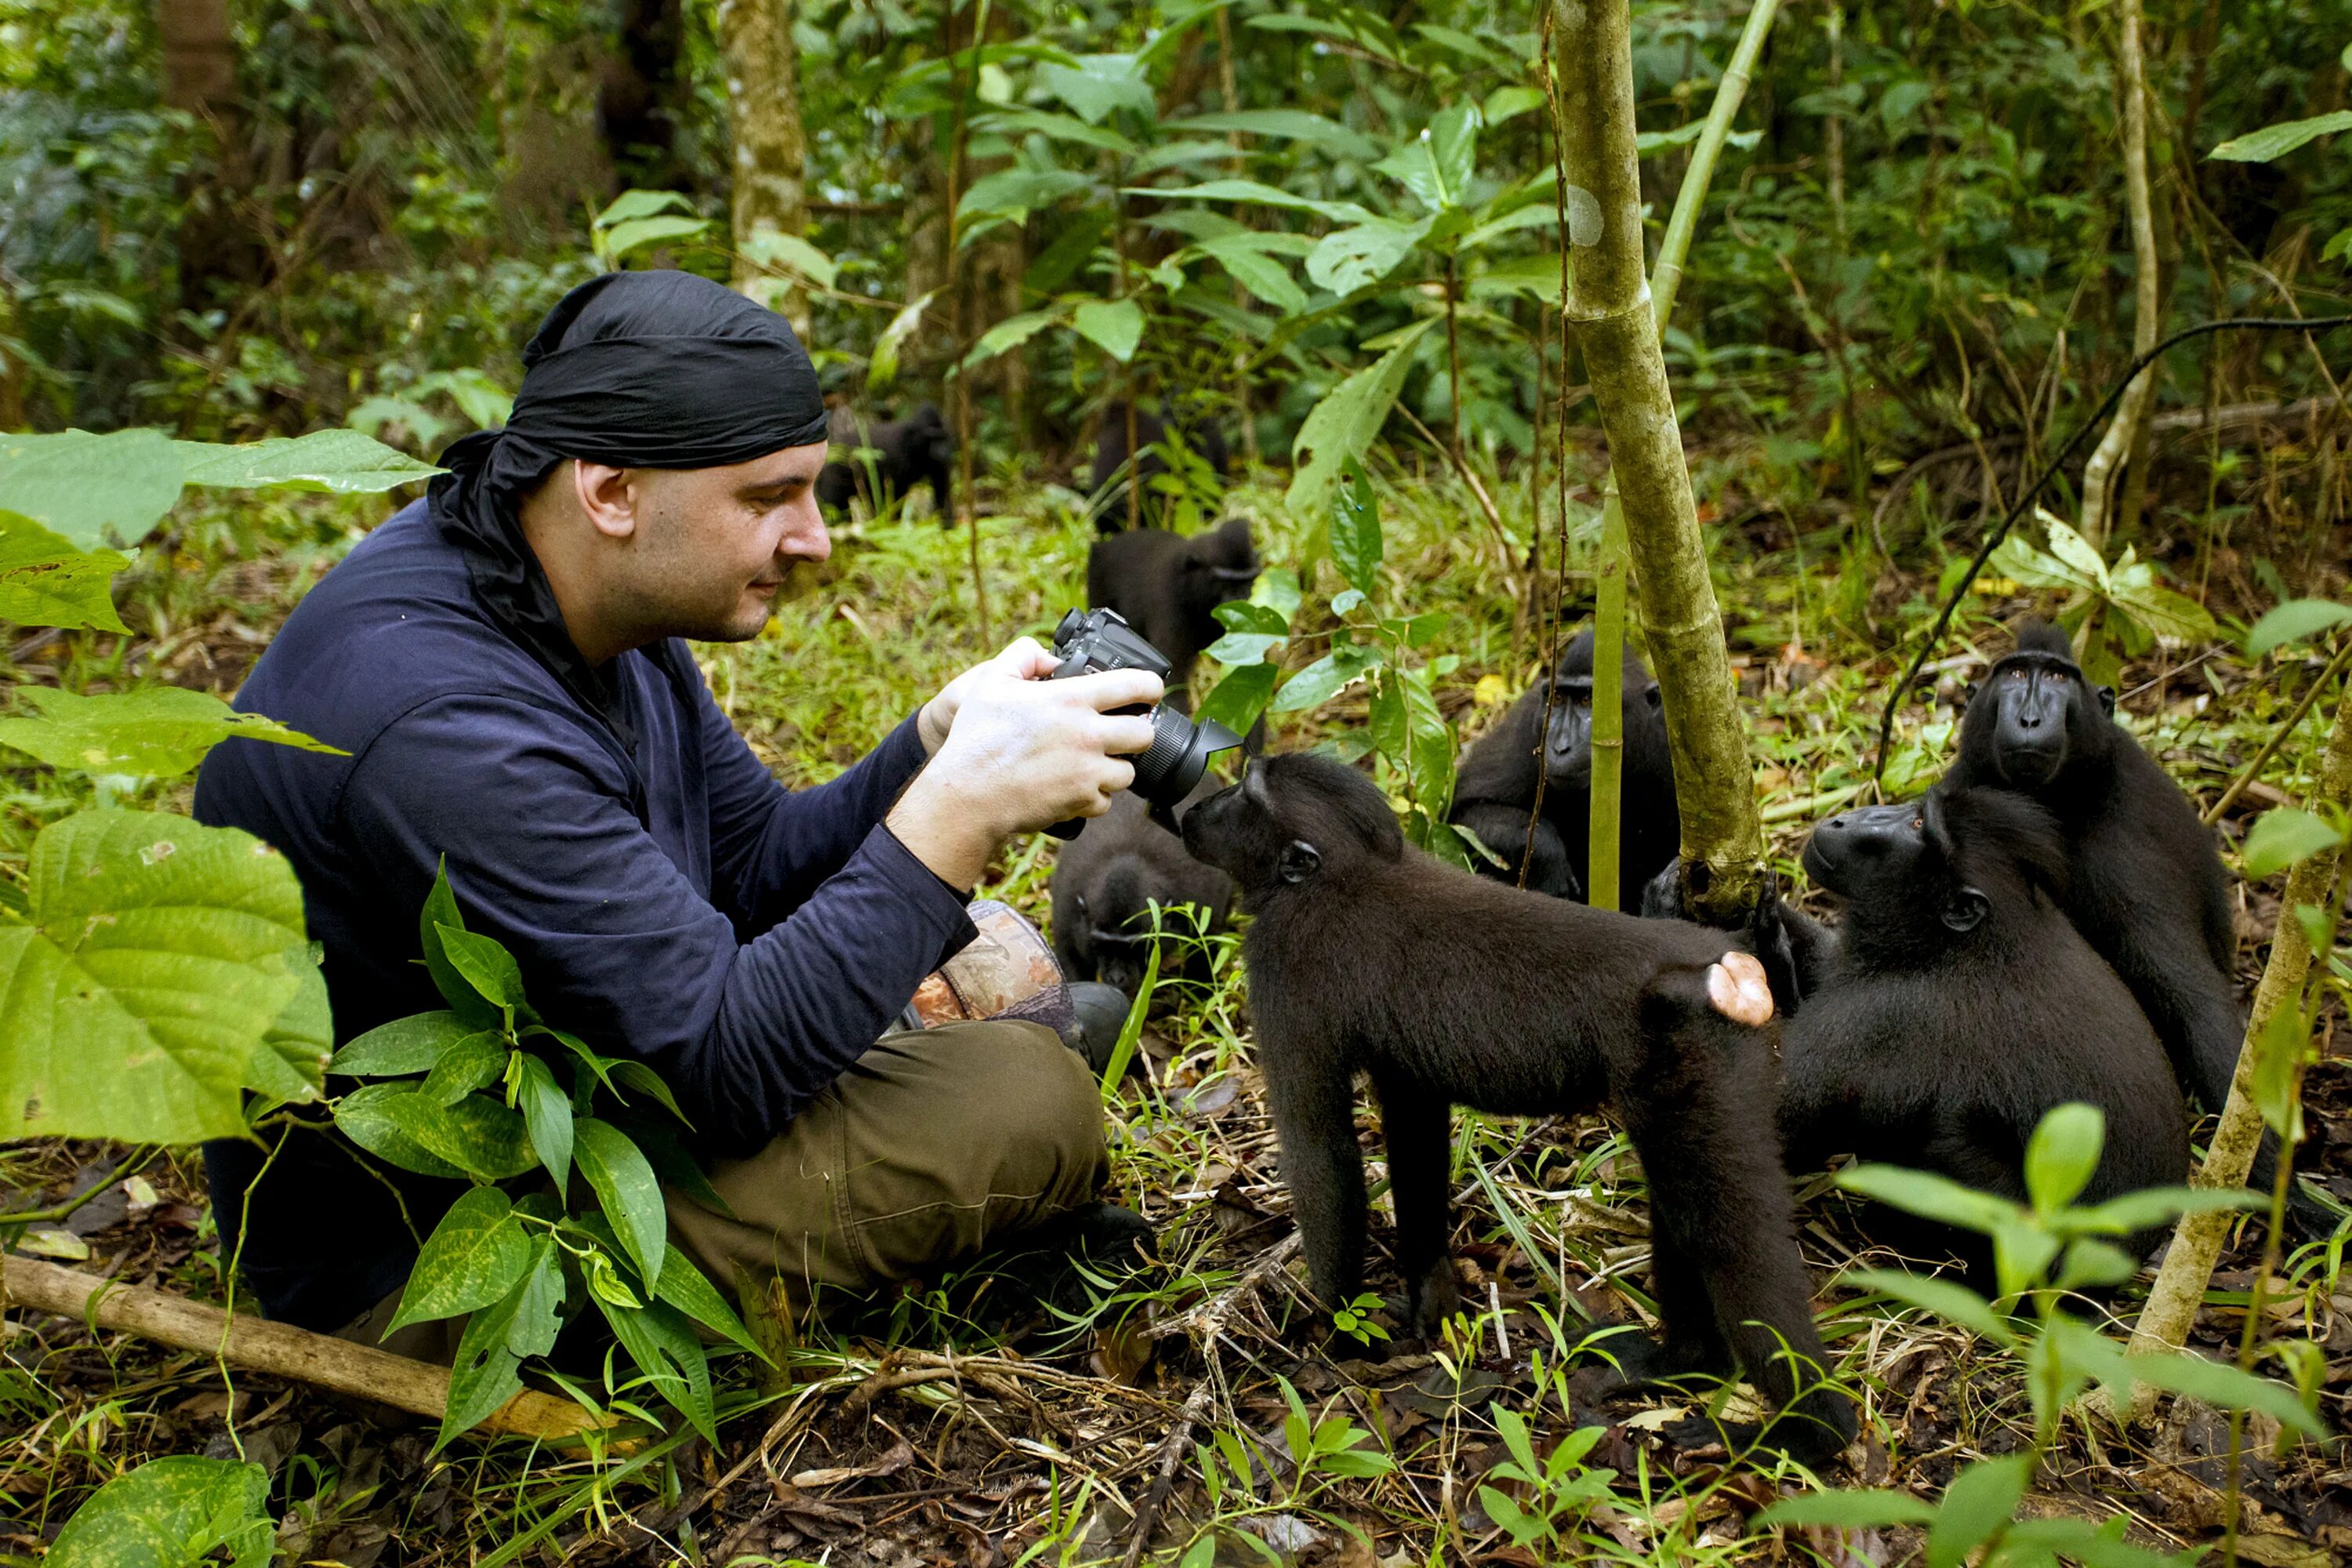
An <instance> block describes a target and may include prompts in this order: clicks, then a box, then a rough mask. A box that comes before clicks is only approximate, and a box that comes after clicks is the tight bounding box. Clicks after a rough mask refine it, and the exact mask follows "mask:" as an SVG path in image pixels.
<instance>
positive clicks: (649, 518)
mask: <svg viewBox="0 0 2352 1568" xmlns="http://www.w3.org/2000/svg"><path fill="white" fill-rule="evenodd" d="M824 458H825V446H824V442H821V441H820V442H815V443H813V444H811V445H809V446H806V447H786V448H785V449H784V450H782V451H781V452H772V453H770V454H769V455H768V456H766V457H764V458H753V459H752V460H751V461H750V462H748V463H734V464H730V465H729V466H728V467H726V468H639V469H634V470H632V471H631V475H630V478H631V479H632V480H633V481H634V482H635V489H636V501H637V507H636V510H637V514H638V515H637V519H636V527H635V531H634V532H633V535H632V540H631V543H632V547H633V553H634V555H635V563H634V569H633V570H632V571H631V573H630V575H629V582H628V584H627V592H628V593H629V594H630V595H632V596H634V597H636V599H637V602H636V603H635V605H633V606H632V609H633V611H634V612H635V615H634V618H636V619H638V620H639V621H640V622H641V624H643V625H644V626H647V627H652V628H658V629H659V631H660V634H661V635H664V636H670V637H691V638H693V639H695V640H697V641H699V642H742V641H744V640H745V639H747V638H750V637H757V636H759V635H760V628H761V627H762V626H766V625H767V623H768V616H770V615H771V614H772V613H773V611H774V608H775V603H776V599H777V596H778V594H779V593H780V591H781V590H782V588H783V586H784V584H785V579H786V577H787V575H788V574H790V573H791V571H792V570H793V566H794V563H808V564H809V565H814V564H815V563H818V562H820V561H823V560H824V558H825V557H826V556H828V555H830V554H832V553H833V541H832V540H831V539H830V538H829V537H828V536H827V535H826V533H825V531H824V519H823V518H822V517H821V516H820V515H818V512H817V505H816V489H815V486H816V476H817V470H818V469H820V468H823V467H824Z"/></svg>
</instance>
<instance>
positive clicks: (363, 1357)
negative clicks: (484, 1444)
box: [0, 1258, 603, 1441]
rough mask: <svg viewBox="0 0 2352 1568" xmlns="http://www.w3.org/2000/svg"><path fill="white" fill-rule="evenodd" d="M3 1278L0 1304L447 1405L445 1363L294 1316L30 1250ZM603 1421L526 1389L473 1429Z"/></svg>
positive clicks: (560, 1433)
mask: <svg viewBox="0 0 2352 1568" xmlns="http://www.w3.org/2000/svg"><path fill="white" fill-rule="evenodd" d="M5 1261H6V1265H7V1268H6V1273H5V1277H0V1285H4V1286H5V1289H0V1305H5V1306H7V1307H10V1308H13V1309H21V1310H32V1311H37V1312H47V1313H49V1314H51V1315H53V1316H56V1317H60V1318H78V1319H79V1320H81V1321H83V1322H86V1323H91V1324H94V1325H95V1326H97V1327H99V1328H101V1329H114V1330H119V1331H121V1332H124V1333H131V1334H137V1335H139V1336H140V1337H142V1339H150V1340H153V1341H155V1342H157V1343H159V1344H166V1345H171V1346H173V1347H174V1348H175V1349H179V1350H184V1351H194V1352H197V1353H198V1354H201V1355H205V1356H214V1355H217V1356H218V1357H219V1358H220V1359H221V1360H224V1361H226V1362H228V1363H231V1364H232V1365H236V1366H240V1367H243V1368H245V1369H247V1371H249V1372H260V1373H270V1374H271V1375H273V1376H277V1377H290V1378H292V1379H294V1380H295V1381H296V1382H298V1383H307V1384H313V1385H314V1386H316V1387H320V1388H328V1389H332V1390H334V1391H335V1392H336V1393H338V1394H355V1395H357V1396H358V1397H360V1398H362V1399H373V1400H374V1401H376V1402H377V1403H378V1404H380V1405H391V1406H392V1407H393V1408H394V1409H396V1410H405V1411H408V1412H410V1413H412V1414H414V1415H429V1416H431V1417H432V1418H433V1419H435V1420H436V1421H437V1420H439V1419H440V1418H441V1417H442V1416H443V1415H445V1414H446V1412H447V1410H448V1408H449V1369H448V1368H447V1367H446V1366H433V1365H430V1364H428V1363H425V1362H421V1361H411V1360H409V1359H408V1358H407V1357H406V1356H398V1355H394V1354H393V1353H392V1352H390V1351H381V1350H376V1349H373V1347H371V1346H368V1345H361V1344H353V1343H352V1342H351V1341H349V1340H339V1339H336V1338H334V1337H333V1336H331V1335H329V1334H315V1333H312V1332H311V1331H310V1330H308V1329H298V1328H296V1327H295V1326H294V1325H293V1324H291V1323H273V1322H270V1321H268V1320H266V1319H262V1318H256V1317H250V1316H247V1315H244V1314H239V1315H238V1316H237V1317H236V1318H234V1319H232V1318H231V1317H230V1316H229V1315H228V1314H227V1313H226V1312H224V1311H222V1310H220V1309H219V1308H217V1307H207V1306H205V1304H204V1303H203V1302H201V1301H190V1300H185V1299H184V1298H183V1297H179V1296H170V1295H166V1294H164V1293H163V1291H161V1290H149V1289H142V1288H140V1287H137V1286H130V1285H119V1284H117V1283H116V1282H115V1281H113V1280H111V1279H101V1278H100V1277H98V1276H96V1275H92V1274H84V1273H82V1272H81V1271H80V1270H79V1269H75V1268H60V1267H58V1265H57V1264H54V1263H43V1262H40V1261H39V1260H37V1259H36V1258H7V1259H6V1260H5ZM600 1425H603V1423H601V1422H600V1421H599V1420H598V1418H597V1417H596V1416H595V1415H592V1414H591V1413H589V1412H588V1411H586V1410H584V1409H583V1408H581V1407H580V1406H579V1405H575V1404H573V1403H572V1401H571V1400H569V1399H558V1398H556V1397H555V1396H554V1395H552V1394H541V1393H538V1392H536V1391H534V1390H531V1389H525V1390H523V1391H522V1392H521V1393H520V1394H516V1395H515V1396H514V1397H513V1398H512V1399H509V1400H508V1401H507V1402H506V1403H505V1404H504V1405H500V1406H499V1408H498V1410H497V1412H496V1413H495V1414H493V1415H491V1416H490V1417H489V1419H488V1420H487V1421H484V1422H483V1423H482V1424H481V1426H479V1427H478V1428H477V1430H479V1431H483V1432H488V1433H493V1434H498V1435H500V1436H515V1437H537V1438H540V1439H541V1440H543V1441H549V1440H554V1439H559V1438H564V1437H576V1436H579V1435H580V1434H581V1433H583V1432H585V1431H590V1430H592V1429H593V1428H595V1427H597V1426H600Z"/></svg>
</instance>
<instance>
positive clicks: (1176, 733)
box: [1135, 702, 1242, 806]
mask: <svg viewBox="0 0 2352 1568" xmlns="http://www.w3.org/2000/svg"><path fill="white" fill-rule="evenodd" d="M1241 743H1242V738H1241V737H1240V736H1239V735H1236V734H1234V732H1233V731H1231V730H1228V729H1226V728H1225V727H1224V726H1223V724H1220V723H1218V722H1217V721H1215V720H1213V719H1212V720H1210V721H1208V722H1206V723H1204V724H1195V723H1194V722H1192V720H1191V719H1190V718H1188V717H1186V716H1185V715H1184V714H1182V713H1181V712H1179V711H1177V710H1175V709H1173V708H1171V707H1170V706H1168V705H1167V704H1166V703H1164V702H1163V703H1161V704H1160V706H1159V707H1157V708H1154V709H1153V710H1151V744H1150V747H1149V748H1148V749H1147V750H1146V751H1144V752H1142V754H1140V755H1139V756H1138V757H1137V758H1136V759H1135V793H1136V794H1138V795H1141V796H1143V798H1144V799H1146V800H1149V801H1150V802H1152V803H1153V804H1154V805H1171V806H1172V805H1175V804H1176V803H1177V802H1178V801H1181V800H1182V799H1183V798H1184V797H1185V796H1186V795H1190V794H1192V786H1193V785H1194V784H1199V783H1200V782H1201V775H1202V773H1206V772H1207V771H1208V767H1209V759H1210V758H1211V757H1212V756H1213V755H1215V754H1216V753H1217V752H1223V751H1228V750H1231V749H1232V748H1233V747H1235V746H1238V745H1240V744H1241Z"/></svg>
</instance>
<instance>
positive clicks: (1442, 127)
mask: <svg viewBox="0 0 2352 1568" xmlns="http://www.w3.org/2000/svg"><path fill="white" fill-rule="evenodd" d="M1421 142H1422V145H1423V146H1425V147H1427V148H1428V149H1429V161H1430V165H1431V167H1432V168H1433V169H1434V170H1435V171H1436V173H1437V177H1438V180H1439V181H1440V182H1441V184H1440V186H1439V189H1440V192H1441V195H1440V198H1439V199H1440V201H1441V202H1442V203H1443V204H1444V205H1447V206H1459V205H1462V198H1463V197H1464V195H1466V194H1467V193H1468V192H1469V189H1470V172H1471V170H1472V168H1473V167H1474V166H1475V164H1476V163H1477V158H1478V110H1477V108H1476V106H1475V105H1473V104H1467V103H1459V104H1455V105H1454V107H1453V108H1451V109H1444V110H1439V111H1438V112H1437V113H1436V114H1435V115H1433V116H1432V117H1431V119H1430V121H1429V124H1428V125H1427V127H1425V128H1424V129H1423V132H1422V133H1421Z"/></svg>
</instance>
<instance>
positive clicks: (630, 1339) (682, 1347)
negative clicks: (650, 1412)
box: [596, 1296, 719, 1443]
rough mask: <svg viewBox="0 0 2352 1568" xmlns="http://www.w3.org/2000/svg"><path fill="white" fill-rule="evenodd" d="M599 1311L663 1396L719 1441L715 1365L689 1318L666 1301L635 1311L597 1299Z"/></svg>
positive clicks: (696, 1427) (615, 1336)
mask: <svg viewBox="0 0 2352 1568" xmlns="http://www.w3.org/2000/svg"><path fill="white" fill-rule="evenodd" d="M596 1307H597V1310H599V1311H601V1312H603V1313H604V1321H606V1322H608V1323H610V1324H612V1325H613V1337H614V1339H617V1340H619V1341H620V1342H621V1346H622V1348H623V1349H624V1350H626V1351H627V1352H629V1359H630V1360H631V1361H633V1362H635V1363H637V1370H638V1371H639V1372H642V1373H645V1374H646V1380H647V1381H648V1382H650V1383H651V1384H653V1385H654V1387H655V1388H656V1389H657V1390H659V1391H660V1394H661V1396H662V1397H663V1398H664V1399H667V1400H668V1401H669V1402H670V1403H671V1404H672V1405H677V1407H678V1409H679V1410H681V1411H683V1412H684V1413H685V1415H686V1418H687V1419H688V1420H689V1421H691V1422H693V1423H694V1427H695V1430H696V1431H698V1432H700V1433H701V1434H702V1435H703V1436H705V1437H708V1438H709V1440H710V1441H711V1442H713V1443H716V1442H718V1441H719V1416H718V1412H717V1411H716V1410H715V1409H713V1408H712V1405H711V1402H710V1361H709V1357H708V1356H707V1355H706V1354H705V1353H704V1352H703V1349H702V1342H701V1341H700V1340H698V1339H697V1338H695V1336H694V1325H692V1324H691V1323H689V1322H688V1321H686V1314H684V1313H683V1312H680V1311H679V1310H677V1308H675V1307H673V1306H671V1305H669V1304H668V1303H667V1302H666V1301H653V1302H649V1303H647V1304H646V1306H644V1307H640V1308H634V1309H633V1308H628V1307H623V1306H619V1305H616V1304H615V1303H614V1302H612V1301H610V1300H606V1299H605V1298H604V1297H603V1296H598V1297H597V1298H596Z"/></svg>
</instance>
